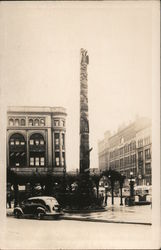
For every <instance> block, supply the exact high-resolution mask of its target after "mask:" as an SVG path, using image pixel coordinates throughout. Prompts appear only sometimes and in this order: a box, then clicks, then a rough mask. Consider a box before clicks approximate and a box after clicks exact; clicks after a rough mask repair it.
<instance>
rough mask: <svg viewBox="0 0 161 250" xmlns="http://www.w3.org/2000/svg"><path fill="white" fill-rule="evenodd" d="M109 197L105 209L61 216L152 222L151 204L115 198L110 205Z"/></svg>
mask: <svg viewBox="0 0 161 250" xmlns="http://www.w3.org/2000/svg"><path fill="white" fill-rule="evenodd" d="M110 203H111V200H110V198H109V199H108V206H107V207H106V210H105V211H101V212H91V213H65V214H64V215H63V216H62V217H61V218H62V219H65V220H79V221H91V222H92V221H93V222H104V223H126V224H140V225H151V223H152V218H151V217H152V208H151V205H144V206H132V207H126V206H125V205H123V206H120V205H119V204H120V200H119V199H118V198H115V200H114V203H115V204H114V205H111V204H110ZM12 215H13V208H12V209H8V208H7V216H12Z"/></svg>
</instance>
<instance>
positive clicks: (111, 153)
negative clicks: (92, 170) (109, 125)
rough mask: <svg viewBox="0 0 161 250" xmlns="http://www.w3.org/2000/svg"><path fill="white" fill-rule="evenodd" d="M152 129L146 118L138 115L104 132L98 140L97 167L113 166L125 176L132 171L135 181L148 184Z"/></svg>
mask: <svg viewBox="0 0 161 250" xmlns="http://www.w3.org/2000/svg"><path fill="white" fill-rule="evenodd" d="M151 134H152V132H151V121H150V120H149V119H148V118H137V119H136V121H135V122H133V123H131V124H129V125H128V126H124V127H120V128H119V129H118V131H117V133H115V134H113V135H111V134H110V132H109V131H107V132H106V133H105V135H104V139H103V140H102V141H99V143H98V155H99V168H100V170H104V169H109V168H111V169H113V170H116V171H119V172H120V173H122V174H124V175H125V176H126V178H127V179H128V178H129V177H130V172H133V174H134V176H135V178H136V181H137V184H138V185H143V184H145V185H146V184H148V185H151V183H152V178H151V172H152V171H151V169H152V166H151V164H152V157H151V155H152V152H151V151H152V135H151Z"/></svg>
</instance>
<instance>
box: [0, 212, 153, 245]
mask: <svg viewBox="0 0 161 250" xmlns="http://www.w3.org/2000/svg"><path fill="white" fill-rule="evenodd" d="M3 226H4V227H3V228H2V227H1V239H0V242H1V245H0V247H1V249H3V248H5V249H6V248H7V249H22V248H23V249H34V248H38V249H51V248H52V249H53V248H54V249H55V248H59V249H60V248H67V249H69V248H70V249H80V248H84V249H85V248H86V249H87V248H88V249H89V248H95V249H96V248H97V249H101V248H104V249H105V248H106V249H107V248H108V249H109V248H117V249H118V248H132V249H134V248H135V249H136V248H138V249H140V248H141V249H143V248H145V249H148V248H150V249H154V248H155V245H156V242H155V241H153V242H152V226H147V225H132V224H114V223H100V222H82V221H66V220H58V221H45V220H40V221H39V220H32V219H30V220H27V219H16V218H13V217H7V218H6V220H5V223H3Z"/></svg>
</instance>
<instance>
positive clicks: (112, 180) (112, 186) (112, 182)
mask: <svg viewBox="0 0 161 250" xmlns="http://www.w3.org/2000/svg"><path fill="white" fill-rule="evenodd" d="M108 178H109V179H110V182H111V196H112V205H114V194H113V192H114V179H113V176H111V175H109V176H108Z"/></svg>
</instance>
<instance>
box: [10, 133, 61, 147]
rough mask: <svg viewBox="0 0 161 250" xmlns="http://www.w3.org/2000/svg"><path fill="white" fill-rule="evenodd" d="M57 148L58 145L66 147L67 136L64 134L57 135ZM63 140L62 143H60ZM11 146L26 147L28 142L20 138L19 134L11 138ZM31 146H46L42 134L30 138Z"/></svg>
mask: <svg viewBox="0 0 161 250" xmlns="http://www.w3.org/2000/svg"><path fill="white" fill-rule="evenodd" d="M54 135H55V146H56V145H60V144H61V145H62V146H64V145H65V135H64V134H61V136H60V134H59V133H55V134H54ZM60 140H61V141H60ZM9 144H10V145H12V146H13V145H25V144H26V142H25V139H24V137H23V136H18V134H15V135H13V136H11V138H10V140H9ZM29 144H30V145H37V146H38V145H44V144H45V141H44V138H43V136H42V135H41V134H34V135H32V136H31V137H30V140H29Z"/></svg>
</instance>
